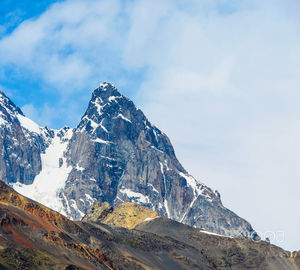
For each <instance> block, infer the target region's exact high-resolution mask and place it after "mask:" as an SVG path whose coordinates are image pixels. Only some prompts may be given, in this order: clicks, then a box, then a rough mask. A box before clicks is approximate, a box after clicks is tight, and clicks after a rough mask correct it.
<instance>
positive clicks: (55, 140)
mask: <svg viewBox="0 0 300 270" xmlns="http://www.w3.org/2000/svg"><path fill="white" fill-rule="evenodd" d="M1 106H2V107H3V104H2V105H1ZM14 108H15V110H17V111H18V113H19V115H22V113H21V111H20V110H19V109H18V108H16V107H15V106H14ZM8 121H9V123H12V124H13V123H14V122H13V121H12V120H11V121H10V120H8ZM15 125H16V126H17V127H18V128H19V129H20V124H15ZM7 126H8V125H7V124H6V123H4V124H3V123H2V124H1V126H0V130H1V134H2V132H4V130H6V129H7ZM17 127H16V130H12V134H11V137H12V138H13V139H12V140H15V141H16V142H19V140H21V139H20V138H19V137H18V136H20V135H18V134H19V133H20V132H21V131H18V130H17ZM21 129H22V132H26V130H25V129H24V128H22V127H21ZM2 130H3V131H2ZM24 130H25V131H24ZM39 130H42V133H41V132H40V133H39V132H38V131H39ZM39 130H35V132H30V131H28V132H27V133H28V135H27V140H28V142H26V144H28V145H29V146H28V148H26V150H24V153H26V155H25V154H24V155H23V156H22V155H21V156H19V157H18V158H19V159H20V161H19V163H17V164H15V165H14V167H16V168H14V169H15V170H21V169H20V168H21V164H23V163H24V162H28V164H30V166H32V168H34V169H31V170H29V169H28V170H29V171H28V172H27V174H29V172H30V175H31V176H30V177H29V178H27V177H25V176H22V177H16V178H14V177H15V176H12V177H10V178H9V177H7V176H6V175H8V173H6V174H5V175H3V176H2V177H3V180H4V181H5V182H6V183H10V184H11V185H12V186H13V187H14V188H15V189H16V190H17V191H19V192H20V193H22V194H25V195H26V196H29V197H30V198H33V199H35V200H37V201H39V202H41V203H43V204H45V205H47V206H49V207H51V208H53V209H55V210H57V211H59V212H61V213H63V214H64V215H66V216H68V217H69V218H72V219H75V220H79V219H81V218H82V217H83V216H84V215H85V214H86V213H87V212H88V209H89V207H90V206H91V204H92V203H94V202H95V201H100V202H108V203H109V204H111V205H112V206H113V207H114V206H116V205H118V204H120V203H123V202H135V203H138V204H141V205H144V206H147V207H149V208H150V209H152V210H153V211H156V212H157V213H158V214H159V215H161V216H166V217H168V218H171V219H174V220H176V221H179V222H182V223H185V224H188V225H190V226H193V227H196V228H202V229H205V230H207V231H211V232H215V233H219V234H224V235H229V236H235V237H246V238H250V237H257V235H256V233H255V231H254V230H253V229H252V227H251V225H250V224H249V223H248V222H247V221H245V220H244V219H242V218H240V217H238V216H237V215H236V214H234V213H233V212H231V211H230V210H228V209H227V208H225V207H224V206H223V205H222V202H221V200H220V196H219V193H218V192H214V191H213V190H211V189H210V188H209V187H207V186H206V185H204V184H202V183H200V182H199V181H197V180H196V179H194V178H193V177H192V176H191V175H189V174H188V173H187V171H186V170H185V169H184V168H183V167H182V165H181V164H180V163H179V161H178V160H177V158H176V156H175V152H174V149H173V147H172V145H171V143H170V140H169V138H168V137H167V135H166V134H164V133H163V132H161V131H160V130H159V129H158V128H156V127H155V126H153V125H152V124H151V123H150V122H149V121H148V119H147V118H146V116H145V115H144V114H143V112H142V111H141V110H139V109H138V108H136V106H135V105H134V104H133V102H132V101H131V100H129V99H128V98H126V97H125V96H123V95H122V94H120V93H119V91H118V90H117V89H116V88H115V87H114V86H113V85H112V84H109V83H102V84H101V85H100V86H99V87H98V88H97V89H96V90H94V92H93V94H92V99H91V101H90V103H89V105H88V108H87V110H86V112H85V114H84V116H83V117H82V119H81V121H80V123H79V124H78V126H77V127H76V128H74V129H68V128H64V129H62V130H60V131H55V130H48V129H46V128H43V129H42V128H39ZM22 134H23V133H22ZM44 134H46V135H44ZM22 136H24V138H25V135H22ZM4 138H5V137H3V136H1V140H4ZM18 147H19V148H20V146H18ZM30 147H31V148H30ZM19 148H18V149H19ZM32 149H33V150H32ZM20 151H21V150H20ZM28 156H29V157H28ZM6 159H7V158H6V156H5V155H4V154H3V155H1V156H0V162H3V163H4V164H5V160H6ZM22 168H23V167H22ZM10 170H13V168H12V167H11V166H10V167H7V171H10ZM27 174H26V175H27ZM33 180H34V181H33ZM32 181H33V182H32ZM15 182H18V183H15Z"/></svg>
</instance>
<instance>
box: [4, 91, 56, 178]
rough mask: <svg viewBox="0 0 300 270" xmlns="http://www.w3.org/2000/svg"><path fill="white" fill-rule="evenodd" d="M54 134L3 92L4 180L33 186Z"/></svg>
mask: <svg viewBox="0 0 300 270" xmlns="http://www.w3.org/2000/svg"><path fill="white" fill-rule="evenodd" d="M52 136H53V133H52V132H51V131H50V130H48V129H46V128H39V127H38V125H36V124H35V123H34V122H32V121H31V120H30V119H28V118H27V117H25V116H24V114H23V113H22V111H21V110H20V109H19V108H18V107H17V106H16V105H15V104H14V103H13V102H12V101H11V100H10V99H9V98H8V97H7V96H5V94H4V93H2V92H0V179H1V180H3V181H5V182H6V183H15V182H20V183H24V184H31V183H32V182H33V181H34V178H35V176H36V175H37V174H39V173H40V171H41V169H42V164H41V153H42V152H43V151H45V149H46V148H47V146H48V142H49V139H50V138H51V137H52Z"/></svg>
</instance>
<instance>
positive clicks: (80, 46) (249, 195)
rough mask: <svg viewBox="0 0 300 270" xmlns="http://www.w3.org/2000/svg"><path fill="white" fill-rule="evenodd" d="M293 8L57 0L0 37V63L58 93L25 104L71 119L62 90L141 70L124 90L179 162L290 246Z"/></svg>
mask: <svg viewBox="0 0 300 270" xmlns="http://www.w3.org/2000/svg"><path fill="white" fill-rule="evenodd" d="M299 11H300V10H299V3H298V0H287V1H279V0H276V1H271V0H264V1H259V0H253V1H250V0H249V1H227V0H222V1H216V0H215V1H210V0H203V1H196V0H195V1H189V2H188V3H187V1H180V0H178V1H150V0H142V1H117V0H116V1H108V0H104V1H93V0H89V1H76V0H75V1H71V0H68V1H65V2H62V3H58V4H55V5H53V6H52V7H51V8H50V9H49V10H47V11H46V12H45V13H44V14H42V15H41V16H40V17H39V18H37V19H33V20H28V21H25V22H23V23H22V24H21V25H20V26H19V27H18V28H17V29H16V30H15V31H14V32H13V33H12V34H11V35H9V36H7V37H5V38H4V39H2V40H1V41H0V52H1V53H0V57H1V64H0V67H2V68H3V67H6V66H7V65H15V66H16V67H18V68H19V69H24V70H27V71H29V72H30V73H31V74H32V75H33V76H38V77H39V78H40V79H41V80H42V81H44V82H45V83H46V84H49V85H50V86H52V87H53V89H55V90H56V91H58V92H60V93H63V99H62V100H61V102H60V103H59V104H58V106H57V108H51V107H50V106H49V105H43V106H41V107H40V108H37V109H34V107H32V106H31V105H26V106H24V111H25V113H26V112H27V113H28V114H29V116H32V117H33V118H34V119H38V122H40V123H41V122H43V121H44V123H45V122H47V123H53V122H55V121H56V118H55V117H57V115H59V116H60V115H65V116H66V117H67V118H68V117H69V118H68V120H66V122H68V121H70V122H71V121H72V123H74V119H79V115H80V113H79V112H78V107H80V106H82V105H81V104H80V103H81V102H78V101H79V100H80V97H79V98H78V97H77V99H74V100H73V99H72V98H69V97H70V96H71V97H73V96H74V95H79V93H80V95H84V96H85V98H86V95H87V93H85V92H84V91H83V90H87V89H89V88H93V87H95V86H96V85H97V83H98V80H99V78H110V77H111V76H112V77H114V78H118V80H119V82H122V84H124V85H126V84H127V85H130V82H127V83H126V82H125V83H124V76H122V78H120V79H119V77H117V76H118V75H119V74H122V73H126V74H127V73H128V74H130V73H135V72H139V71H141V70H142V71H143V72H142V73H143V82H142V84H141V87H140V89H136V92H135V93H134V91H132V92H131V93H132V96H133V95H135V100H137V102H138V104H139V105H140V107H142V109H144V110H145V112H146V114H147V115H148V116H149V118H150V119H151V120H153V122H154V123H155V124H157V126H158V127H161V128H162V129H163V130H164V131H165V132H166V133H167V134H168V135H169V136H170V137H171V139H172V141H173V142H174V145H175V149H176V152H177V153H178V156H179V159H180V160H181V161H182V163H183V165H184V166H185V167H186V168H187V169H188V170H189V171H190V172H191V173H192V174H194V176H196V177H197V178H199V179H201V180H202V181H203V182H205V183H207V184H208V185H210V186H212V187H214V188H217V189H219V190H220V191H221V192H222V194H223V199H224V203H225V205H226V206H230V207H231V209H233V210H234V211H237V213H238V214H240V215H241V216H243V217H245V218H247V219H248V220H249V221H250V222H251V223H252V224H253V225H254V227H255V228H256V229H257V230H259V231H265V230H273V231H278V230H282V231H284V232H285V239H286V240H285V242H284V243H280V244H281V245H282V246H284V247H285V248H290V249H296V248H298V249H299V239H300V234H299V231H298V228H297V225H298V224H299V223H300V217H299V215H296V214H294V210H293V207H294V206H297V205H298V204H299V202H300V201H299V196H297V194H296V192H297V190H298V189H299V177H300V175H299V174H300V173H299V169H298V167H299V166H298V164H297V162H298V161H299V154H298V153H299V152H300V151H299V150H300V149H299V147H300V143H299V140H298V138H299V137H300V127H299V125H298V124H297V123H298V118H299V115H300V109H299V108H300V107H299V105H298V100H299V99H300V89H299V85H300V79H299V78H300V69H299V62H300V51H299V47H300V35H299V33H300V28H299V25H300V24H299V18H298V15H299ZM139 79H140V78H139ZM125 81H126V78H125ZM116 84H117V83H116ZM75 91H77V92H76V94H74V92H75ZM133 93H134V94H133ZM70 100H73V101H72V102H71V101H70ZM68 111H71V112H72V113H71V114H68V113H67V112H68ZM57 112H59V113H57ZM55 115H56V116H55ZM162 116H163V117H162ZM45 119H47V120H45Z"/></svg>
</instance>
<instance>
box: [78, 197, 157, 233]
mask: <svg viewBox="0 0 300 270" xmlns="http://www.w3.org/2000/svg"><path fill="white" fill-rule="evenodd" d="M156 217H158V214H157V213H156V212H155V211H152V210H150V209H149V208H147V207H144V206H141V205H139V204H137V203H130V202H125V203H122V204H119V205H117V206H116V207H115V208H112V207H111V206H110V204H109V203H107V202H105V203H99V202H96V203H94V204H93V205H92V206H91V208H90V210H89V212H88V213H87V214H86V215H85V216H84V218H83V219H82V221H85V222H99V223H104V224H107V225H110V226H116V227H123V228H127V229H133V228H135V227H136V226H137V225H138V224H140V223H141V222H144V221H145V220H151V219H153V218H156Z"/></svg>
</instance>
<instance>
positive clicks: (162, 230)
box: [0, 181, 300, 270]
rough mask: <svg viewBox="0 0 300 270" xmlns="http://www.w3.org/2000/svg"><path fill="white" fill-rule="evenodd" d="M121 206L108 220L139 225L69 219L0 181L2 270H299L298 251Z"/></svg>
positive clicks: (132, 207) (0, 255) (128, 206)
mask: <svg viewBox="0 0 300 270" xmlns="http://www.w3.org/2000/svg"><path fill="white" fill-rule="evenodd" d="M122 205H123V204H121V205H119V206H117V207H116V208H113V209H112V212H110V214H112V215H113V216H114V217H115V218H117V217H120V218H121V219H120V220H122V214H126V213H128V212H131V213H134V215H136V216H135V218H136V219H137V220H139V222H137V225H136V226H135V228H134V229H132V230H128V229H126V228H122V227H116V226H114V225H111V226H108V225H106V224H103V223H100V222H99V221H97V219H96V220H93V221H92V220H86V222H81V221H71V220H69V219H67V218H66V217H65V216H63V215H61V214H59V213H58V212H56V211H53V210H51V209H49V208H47V207H45V206H43V205H42V204H39V203H37V202H35V201H33V200H31V199H28V198H26V197H24V196H22V195H20V194H18V193H17V192H15V191H14V190H13V189H12V188H10V187H9V186H7V185H6V184H4V183H3V182H1V181H0V269H3V270H21V269H22V270H26V269H28V270H29V269H30V270H48V269H49V270H50V269H51V270H56V269H57V270H63V269H64V270H74V269H76V270H80V269H87V270H91V269H120V270H121V269H124V270H125V269H132V270H143V269H145V270H151V269H153V270H154V269H161V270H164V269H165V270H167V269H174V270H179V269H187V270H193V269H203V270H213V269H214V270H216V269H219V270H226V269H233V270H244V269H250V270H251V269H253V270H254V269H255V270H265V269H268V270H297V269H300V267H299V265H298V266H297V264H296V263H297V259H296V257H297V254H296V253H290V252H287V251H284V250H282V249H281V248H279V247H276V246H273V245H271V244H269V243H267V242H263V241H259V242H256V241H253V240H251V239H240V238H237V239H234V238H231V237H224V236H220V235H215V234H211V233H207V232H202V231H199V230H197V229H195V228H192V227H190V226H187V225H183V224H181V223H178V222H176V221H172V220H170V219H167V218H165V217H156V218H149V217H148V218H145V214H146V213H150V215H151V212H152V211H151V210H150V209H146V208H145V207H142V206H140V205H136V204H132V203H125V205H124V208H122ZM98 206H100V207H101V206H103V205H97V204H95V205H93V206H92V207H94V210H92V209H91V210H90V212H94V213H96V212H97V213H102V211H98V210H99V209H97V207H98ZM122 209H123V210H122ZM124 209H125V212H122V211H124ZM115 211H116V213H114V212H115ZM146 216H147V214H146ZM108 221H109V222H110V220H108ZM115 221H117V219H115ZM125 225H127V224H125Z"/></svg>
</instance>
